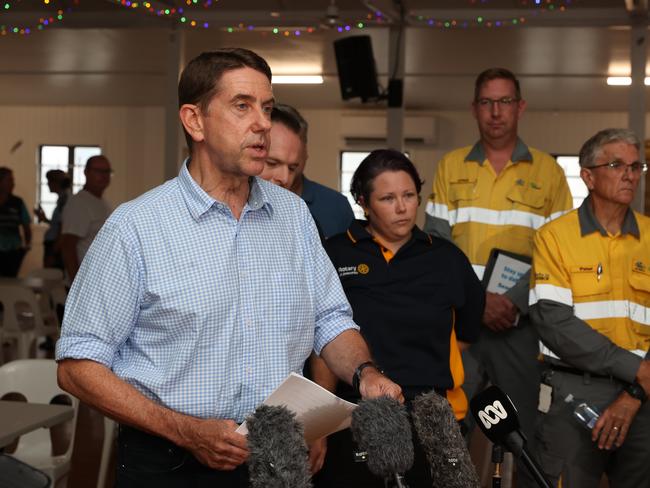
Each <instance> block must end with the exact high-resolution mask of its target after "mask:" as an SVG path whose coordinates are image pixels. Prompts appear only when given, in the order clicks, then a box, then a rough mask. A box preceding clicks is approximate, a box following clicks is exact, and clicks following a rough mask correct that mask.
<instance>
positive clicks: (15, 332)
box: [0, 283, 58, 359]
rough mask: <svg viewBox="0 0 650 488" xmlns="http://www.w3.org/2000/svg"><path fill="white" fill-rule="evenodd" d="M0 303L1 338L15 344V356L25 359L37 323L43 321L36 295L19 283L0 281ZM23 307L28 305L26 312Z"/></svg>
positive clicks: (34, 335)
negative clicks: (0, 314)
mask: <svg viewBox="0 0 650 488" xmlns="http://www.w3.org/2000/svg"><path fill="white" fill-rule="evenodd" d="M0 303H1V304H2V322H1V324H0V327H1V328H2V339H3V341H11V342H13V343H15V344H16V356H17V357H18V358H19V359H27V358H28V357H29V350H30V347H31V345H32V343H33V342H34V341H35V339H36V328H37V323H38V324H42V322H43V319H42V317H41V311H40V309H39V307H38V304H37V303H36V296H35V295H34V294H33V293H32V292H31V291H30V290H28V289H27V288H23V287H22V286H20V285H10V284H5V283H0ZM25 307H28V312H26V310H25ZM57 333H58V332H57Z"/></svg>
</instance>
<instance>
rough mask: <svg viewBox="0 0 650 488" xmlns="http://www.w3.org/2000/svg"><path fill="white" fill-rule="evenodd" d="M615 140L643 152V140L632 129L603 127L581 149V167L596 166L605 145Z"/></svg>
mask: <svg viewBox="0 0 650 488" xmlns="http://www.w3.org/2000/svg"><path fill="white" fill-rule="evenodd" d="M614 142H623V143H625V144H629V145H631V146H634V147H636V150H637V151H639V153H640V152H641V141H639V138H638V137H637V136H636V134H635V133H634V132H633V131H631V130H630V129H603V130H601V131H600V132H598V133H596V134H595V135H593V136H591V137H590V138H589V140H587V142H585V143H584V144H583V145H582V148H581V149H580V156H579V158H580V159H579V162H580V167H581V168H586V167H589V166H594V165H595V164H596V159H597V158H598V157H599V156H600V155H601V154H602V151H603V146H605V145H607V144H612V143H614Z"/></svg>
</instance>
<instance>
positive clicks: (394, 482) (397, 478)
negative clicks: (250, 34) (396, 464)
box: [384, 473, 409, 488]
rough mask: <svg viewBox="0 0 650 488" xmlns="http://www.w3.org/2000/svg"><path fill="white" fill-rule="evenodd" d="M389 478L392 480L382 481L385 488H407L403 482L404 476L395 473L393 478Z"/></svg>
mask: <svg viewBox="0 0 650 488" xmlns="http://www.w3.org/2000/svg"><path fill="white" fill-rule="evenodd" d="M391 478H393V479H389V478H386V480H384V486H385V487H386V488H409V485H407V484H406V481H404V475H401V474H399V473H395V475H394V477H391Z"/></svg>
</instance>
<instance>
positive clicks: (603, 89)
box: [0, 0, 648, 111]
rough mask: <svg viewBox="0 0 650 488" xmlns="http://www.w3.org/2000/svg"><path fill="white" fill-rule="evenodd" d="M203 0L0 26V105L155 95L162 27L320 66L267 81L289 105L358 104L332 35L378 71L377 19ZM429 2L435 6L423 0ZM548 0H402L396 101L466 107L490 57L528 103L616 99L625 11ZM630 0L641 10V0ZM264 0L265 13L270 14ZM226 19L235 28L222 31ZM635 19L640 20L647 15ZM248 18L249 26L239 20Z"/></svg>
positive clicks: (4, 16) (616, 5) (165, 35)
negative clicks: (358, 39) (17, 31)
mask: <svg viewBox="0 0 650 488" xmlns="http://www.w3.org/2000/svg"><path fill="white" fill-rule="evenodd" d="M15 1H16V4H15V6H14V5H12V8H11V9H10V11H9V12H7V11H5V12H3V13H0V25H5V26H7V27H5V28H11V26H13V25H19V26H25V25H32V24H33V23H34V22H35V20H34V19H37V18H38V17H39V16H43V15H44V14H45V12H46V10H45V8H44V7H43V3H42V0H40V1H39V2H36V0H22V1H18V0H15ZM177 1H180V0H177ZM213 1H214V5H213V6H212V7H210V8H198V9H195V10H193V11H192V12H189V11H186V15H187V16H188V18H190V16H192V17H191V18H194V19H197V20H200V21H201V22H203V21H207V22H209V23H210V28H209V29H189V28H186V27H185V26H183V25H181V24H180V23H179V22H178V20H177V19H171V20H170V19H162V18H159V17H157V16H155V15H151V14H148V13H146V12H144V11H142V9H136V10H128V9H126V8H124V7H121V6H119V5H116V4H115V3H114V2H110V1H105V0H71V1H70V2H69V5H70V7H69V8H70V9H71V10H70V12H69V13H66V14H65V18H64V20H63V21H62V22H59V23H56V24H55V25H54V26H52V27H49V28H47V29H45V30H43V31H38V32H35V33H32V34H30V35H28V36H20V35H12V34H7V35H4V36H0V59H2V60H3V62H2V63H0V104H3V105H24V104H29V105H32V104H35V105H136V106H137V105H163V104H164V103H165V101H166V100H167V99H168V96H169V95H168V94H167V93H166V88H165V86H166V80H167V79H168V78H167V72H168V68H167V66H168V65H169V61H168V58H169V51H170V49H169V45H170V44H169V36H170V33H171V32H174V33H175V34H174V35H177V36H180V37H181V38H182V44H183V46H184V47H183V50H182V52H183V56H184V57H185V59H190V58H191V57H193V56H194V55H196V54H198V53H200V52H201V51H205V50H210V49H214V48H216V47H222V46H242V47H247V48H250V49H253V50H255V51H257V52H258V53H259V54H261V55H262V56H264V57H265V58H266V59H267V61H269V64H270V65H271V67H272V69H273V71H274V73H276V74H290V73H300V74H320V73H322V74H323V75H324V76H325V83H324V84H323V85H319V86H286V85H285V86H280V85H277V86H276V87H275V88H274V90H275V94H276V98H278V99H279V100H281V101H284V102H287V103H291V104H294V105H296V106H298V107H301V108H342V107H358V106H360V105H361V104H360V103H359V102H356V101H355V102H343V101H342V100H341V96H340V92H339V85H338V76H337V71H336V62H335V58H334V50H333V46H332V43H333V41H334V40H336V39H339V38H341V37H343V36H345V35H350V34H353V35H361V34H365V35H370V36H371V38H372V44H373V50H374V56H375V59H376V62H377V70H378V72H379V75H380V81H381V82H382V83H384V84H385V83H386V75H387V73H388V70H389V66H388V51H389V33H388V32H389V27H388V25H389V24H390V23H389V22H384V23H382V24H376V23H373V21H371V22H369V26H368V27H367V28H365V29H363V30H359V29H352V31H351V32H350V34H340V33H338V32H337V30H336V28H324V27H322V25H324V23H325V22H326V20H327V19H326V14H327V11H328V6H329V5H330V3H331V0H319V1H317V0H275V1H270V0H254V1H253V0H218V1H217V0H213ZM542 1H543V2H547V0H542ZM30 2H31V3H30ZM55 3H56V1H55V0H52V4H53V5H54V4H55ZM371 3H372V2H369V1H362V0H337V1H336V6H337V8H338V19H336V22H338V24H341V25H344V24H345V23H348V22H352V21H358V20H361V19H366V20H367V15H368V13H369V12H371V10H370V9H369V8H368V5H370V4H371ZM434 3H435V5H436V8H435V9H431V8H428V7H427V6H428V5H431V4H434ZM552 3H553V5H555V6H556V7H557V8H556V10H555V11H553V12H551V11H548V10H545V11H541V10H539V8H537V7H535V0H437V1H436V2H431V1H425V0H411V1H407V0H404V2H403V5H404V6H405V16H404V24H405V43H406V55H405V59H404V62H405V77H404V79H405V94H404V96H405V105H406V106H407V108H413V109H423V110H454V109H462V108H466V107H467V106H468V103H469V100H470V99H471V96H472V90H473V81H474V77H475V76H476V74H477V73H478V72H479V71H481V70H483V69H485V68H487V67H490V66H503V67H507V68H509V69H511V70H513V71H514V72H515V73H516V74H517V75H518V76H519V77H520V79H521V83H522V89H523V92H524V97H525V98H526V99H527V100H528V102H529V107H530V109H533V110H558V111H559V110H563V111H564V110H571V111H572V110H576V111H578V110H580V111H582V110H615V111H624V110H627V105H628V100H627V97H628V90H629V88H626V87H607V86H606V85H605V77H606V76H607V75H608V74H612V73H613V71H614V70H622V71H623V72H625V71H626V70H629V49H630V48H629V46H630V28H629V26H630V24H631V22H632V17H631V16H630V14H629V13H628V12H627V11H626V8H625V2H624V0H591V1H587V0H583V1H581V0H571V1H569V0H566V1H555V0H552ZM637 3H638V4H641V5H643V6H644V9H643V10H642V13H643V14H647V7H645V4H644V0H637ZM172 4H173V2H171V1H170V2H166V3H163V2H157V3H155V5H156V6H158V7H160V6H164V5H172ZM59 5H60V4H59ZM373 5H374V6H375V7H379V8H383V10H384V12H385V13H386V14H387V15H389V16H391V15H392V18H393V19H394V21H397V19H398V17H399V13H397V9H396V7H395V2H394V1H390V0H375V2H374V4H373ZM562 5H566V6H567V9H566V11H564V12H560V11H559V7H560V6H562ZM64 8H67V7H64ZM272 12H275V13H277V15H278V16H276V17H272V16H271V13H272ZM330 12H332V10H331V6H330ZM478 16H482V17H483V18H484V19H485V20H484V22H487V21H488V20H492V21H493V22H494V21H496V20H498V19H512V18H521V17H524V18H525V19H526V21H525V22H524V24H523V25H522V24H521V23H520V24H519V25H517V26H512V25H510V26H508V27H494V26H493V27H491V28H488V27H485V26H483V27H479V26H476V18H477V17H478ZM419 17H421V18H422V19H421V20H420V19H419ZM384 18H386V16H384ZM432 18H433V19H436V20H440V21H445V20H448V21H451V20H456V21H457V23H459V24H461V23H462V22H464V21H466V22H468V27H467V28H450V29H445V28H439V27H429V26H427V23H426V21H427V19H432ZM373 19H376V17H373ZM30 22H31V24H30ZM240 22H242V23H243V28H242V29H236V31H235V32H233V33H228V32H227V31H226V28H227V27H228V26H233V25H234V26H237V24H239V23H240ZM639 22H641V23H643V24H644V25H646V26H647V24H648V21H647V15H644V16H643V17H642V18H641V20H639ZM251 24H252V25H254V26H255V30H252V31H248V30H247V28H248V25H251ZM338 24H337V23H335V24H334V25H335V26H336V25H338ZM393 24H395V22H393ZM274 26H279V27H287V26H291V27H292V31H293V30H295V29H298V28H301V29H305V28H307V27H314V28H315V30H314V32H313V33H307V32H306V31H304V30H303V31H302V34H301V35H300V36H299V37H296V36H295V35H293V34H292V35H290V36H288V37H285V36H283V35H282V34H280V35H274V34H272V33H271V32H270V30H269V29H270V28H271V27H274ZM646 32H647V31H646ZM622 74H624V73H622ZM365 106H368V105H365Z"/></svg>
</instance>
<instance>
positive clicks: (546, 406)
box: [537, 383, 553, 413]
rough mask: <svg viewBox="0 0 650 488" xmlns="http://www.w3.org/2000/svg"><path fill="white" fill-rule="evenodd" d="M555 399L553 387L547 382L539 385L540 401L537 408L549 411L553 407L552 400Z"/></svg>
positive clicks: (544, 411) (545, 411)
mask: <svg viewBox="0 0 650 488" xmlns="http://www.w3.org/2000/svg"><path fill="white" fill-rule="evenodd" d="M552 400H553V387H551V386H550V385H547V384H545V383H540V385H539V403H538V404H537V410H539V411H540V412H542V413H548V411H549V410H550V409H551V401H552Z"/></svg>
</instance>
